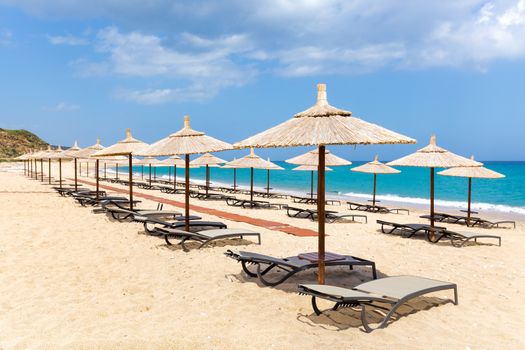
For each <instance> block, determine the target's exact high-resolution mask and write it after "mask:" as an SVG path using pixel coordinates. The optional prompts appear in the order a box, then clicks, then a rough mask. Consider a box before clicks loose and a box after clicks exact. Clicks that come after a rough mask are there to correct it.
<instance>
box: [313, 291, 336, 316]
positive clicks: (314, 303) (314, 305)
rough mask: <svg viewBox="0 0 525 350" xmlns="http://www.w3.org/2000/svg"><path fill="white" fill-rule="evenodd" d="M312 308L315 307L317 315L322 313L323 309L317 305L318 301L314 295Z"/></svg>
mask: <svg viewBox="0 0 525 350" xmlns="http://www.w3.org/2000/svg"><path fill="white" fill-rule="evenodd" d="M336 305H337V304H336ZM312 308H313V309H314V312H315V314H316V315H317V316H319V315H321V314H322V311H321V310H319V308H318V307H317V301H316V299H315V297H314V296H312Z"/></svg>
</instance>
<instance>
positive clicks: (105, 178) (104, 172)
mask: <svg viewBox="0 0 525 350" xmlns="http://www.w3.org/2000/svg"><path fill="white" fill-rule="evenodd" d="M106 175H107V174H106V162H104V180H105V179H106Z"/></svg>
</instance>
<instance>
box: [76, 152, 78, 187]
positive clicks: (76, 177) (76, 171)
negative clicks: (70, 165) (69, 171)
mask: <svg viewBox="0 0 525 350" xmlns="http://www.w3.org/2000/svg"><path fill="white" fill-rule="evenodd" d="M76 191H78V182H77V159H76V158H75V192H76Z"/></svg>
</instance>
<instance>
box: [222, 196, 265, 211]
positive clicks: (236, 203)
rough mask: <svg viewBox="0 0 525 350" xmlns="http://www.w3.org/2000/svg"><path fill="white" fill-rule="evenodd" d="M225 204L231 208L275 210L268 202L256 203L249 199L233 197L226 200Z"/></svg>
mask: <svg viewBox="0 0 525 350" xmlns="http://www.w3.org/2000/svg"><path fill="white" fill-rule="evenodd" d="M226 204H228V205H229V206H231V207H241V208H245V209H248V208H250V209H272V208H275V207H274V206H272V204H271V203H270V202H267V201H257V200H253V201H252V200H249V199H238V198H235V197H230V198H227V199H226Z"/></svg>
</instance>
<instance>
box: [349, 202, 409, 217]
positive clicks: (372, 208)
mask: <svg viewBox="0 0 525 350" xmlns="http://www.w3.org/2000/svg"><path fill="white" fill-rule="evenodd" d="M346 204H348V209H350V210H358V211H367V212H372V213H380V214H401V213H407V215H408V214H410V210H408V209H403V208H388V207H385V206H382V205H372V204H368V203H358V202H350V201H347V202H346Z"/></svg>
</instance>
